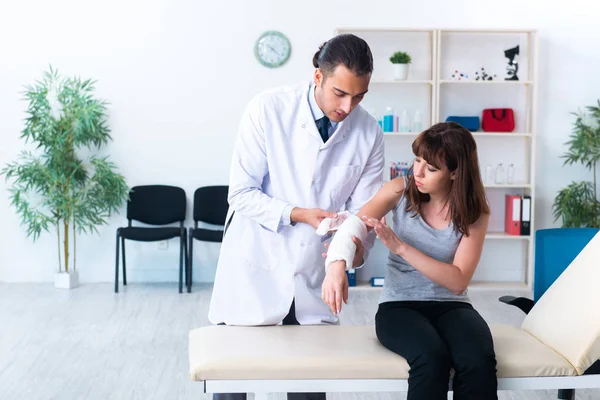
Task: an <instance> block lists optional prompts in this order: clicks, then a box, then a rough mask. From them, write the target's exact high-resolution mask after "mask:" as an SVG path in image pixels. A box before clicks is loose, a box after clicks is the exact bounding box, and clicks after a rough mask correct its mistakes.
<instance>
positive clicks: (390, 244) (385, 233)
mask: <svg viewBox="0 0 600 400" xmlns="http://www.w3.org/2000/svg"><path fill="white" fill-rule="evenodd" d="M362 220H363V222H364V223H365V225H367V226H370V227H371V228H373V230H374V231H375V233H376V234H377V236H379V239H381V242H382V243H383V244H384V245H385V247H387V248H388V249H389V250H390V251H391V252H392V253H394V254H398V255H399V254H400V252H401V249H402V247H403V246H405V244H404V242H403V241H402V240H400V239H399V238H398V236H396V234H395V233H394V231H393V230H392V228H390V227H389V226H388V225H387V224H386V223H385V217H383V218H381V221H380V220H378V219H377V218H368V217H365V216H363V217H362Z"/></svg>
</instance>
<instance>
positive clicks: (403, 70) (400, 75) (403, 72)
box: [393, 64, 410, 81]
mask: <svg viewBox="0 0 600 400" xmlns="http://www.w3.org/2000/svg"><path fill="white" fill-rule="evenodd" d="M409 66H410V64H394V65H393V67H394V79H395V80H397V81H405V80H406V79H408V68H409Z"/></svg>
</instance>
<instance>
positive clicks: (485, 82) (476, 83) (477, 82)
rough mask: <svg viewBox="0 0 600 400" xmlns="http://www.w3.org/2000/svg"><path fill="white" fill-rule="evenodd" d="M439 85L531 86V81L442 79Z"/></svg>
mask: <svg viewBox="0 0 600 400" xmlns="http://www.w3.org/2000/svg"><path fill="white" fill-rule="evenodd" d="M440 83H453V84H459V85H533V81H503V80H497V81H471V80H464V81H452V80H447V79H443V80H440Z"/></svg>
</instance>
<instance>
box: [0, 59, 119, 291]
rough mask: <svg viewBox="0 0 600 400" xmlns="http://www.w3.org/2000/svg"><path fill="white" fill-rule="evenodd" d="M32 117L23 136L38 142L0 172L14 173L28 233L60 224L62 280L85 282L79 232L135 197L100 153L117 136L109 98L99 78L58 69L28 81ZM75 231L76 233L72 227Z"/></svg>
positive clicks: (67, 285)
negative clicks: (100, 93) (97, 89)
mask: <svg viewBox="0 0 600 400" xmlns="http://www.w3.org/2000/svg"><path fill="white" fill-rule="evenodd" d="M25 100H27V101H28V108H27V114H28V115H27V118H26V119H25V127H24V129H23V131H22V135H21V137H22V138H24V139H25V141H26V142H31V143H32V144H33V145H34V146H35V148H36V150H35V151H34V152H32V151H23V152H22V154H21V157H20V159H19V161H15V162H10V163H8V164H7V165H6V167H5V168H4V169H3V170H2V171H1V172H0V174H1V175H5V177H6V179H7V180H11V181H12V186H11V187H10V188H9V191H10V193H11V195H10V197H11V200H12V205H13V206H14V207H15V208H16V210H17V212H18V213H19V214H20V215H21V221H22V224H23V225H26V226H27V235H28V236H32V237H33V240H34V241H35V240H36V239H37V238H38V237H39V236H40V234H41V233H42V231H47V232H49V231H50V227H54V228H55V229H56V239H57V244H58V254H57V255H58V268H57V272H56V275H55V280H54V285H55V286H56V287H57V288H63V289H71V288H74V287H76V286H77V285H78V281H79V280H78V274H77V270H76V269H75V268H76V266H75V252H76V247H75V245H76V237H77V234H78V233H90V232H97V226H100V225H103V224H106V223H107V222H108V218H109V217H110V216H111V214H112V213H115V212H118V210H119V208H120V207H121V206H122V205H123V203H124V202H125V201H126V200H127V198H128V194H129V188H128V186H127V184H126V182H125V178H124V177H123V175H121V174H120V173H118V172H116V171H115V169H116V166H115V165H114V164H113V163H112V162H111V161H110V160H109V159H108V157H107V156H96V155H94V154H92V151H93V150H99V149H100V148H101V147H102V145H104V144H107V143H108V141H109V140H110V139H111V137H110V135H109V132H110V130H109V127H108V123H107V116H106V104H107V103H106V102H105V101H103V100H100V99H98V98H96V97H95V93H94V82H93V81H92V80H89V79H88V80H82V79H80V78H78V77H74V78H71V77H68V78H63V77H61V76H59V75H58V72H57V71H56V70H53V69H52V68H50V72H46V73H45V74H44V78H43V79H42V80H41V81H38V82H36V83H35V84H34V85H31V86H27V87H26V91H25ZM70 233H72V235H70Z"/></svg>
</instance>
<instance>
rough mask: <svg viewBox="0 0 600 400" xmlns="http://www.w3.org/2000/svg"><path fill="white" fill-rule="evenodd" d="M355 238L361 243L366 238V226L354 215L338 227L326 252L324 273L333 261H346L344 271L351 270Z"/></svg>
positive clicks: (354, 251)
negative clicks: (353, 238)
mask: <svg viewBox="0 0 600 400" xmlns="http://www.w3.org/2000/svg"><path fill="white" fill-rule="evenodd" d="M352 236H356V237H357V238H358V239H359V240H360V241H361V242H362V241H364V240H365V239H366V238H367V226H366V225H365V223H364V222H362V221H361V220H360V218H359V217H357V216H356V215H352V216H350V217H348V219H346V220H345V221H344V223H342V225H341V226H340V227H339V229H338V230H337V232H336V233H335V235H334V236H333V240H332V241H331V244H330V245H329V250H327V258H326V259H325V271H327V268H328V267H329V265H330V264H331V263H333V262H334V261H340V260H344V261H346V270H348V269H351V268H352V265H353V263H354V254H355V253H356V244H354V241H353V240H352Z"/></svg>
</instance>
